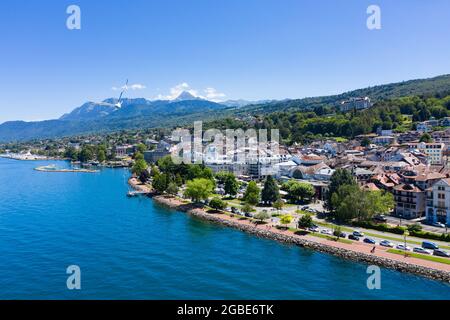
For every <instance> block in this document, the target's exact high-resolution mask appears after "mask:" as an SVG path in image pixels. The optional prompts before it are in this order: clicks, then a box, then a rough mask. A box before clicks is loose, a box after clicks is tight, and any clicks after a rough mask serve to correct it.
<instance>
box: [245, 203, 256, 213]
mask: <svg viewBox="0 0 450 320" xmlns="http://www.w3.org/2000/svg"><path fill="white" fill-rule="evenodd" d="M253 211H255V209H254V208H253V207H252V206H251V205H249V204H248V203H246V204H244V205H243V206H242V212H244V213H247V214H249V213H250V212H253Z"/></svg>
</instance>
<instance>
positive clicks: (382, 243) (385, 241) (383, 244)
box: [380, 240, 394, 248]
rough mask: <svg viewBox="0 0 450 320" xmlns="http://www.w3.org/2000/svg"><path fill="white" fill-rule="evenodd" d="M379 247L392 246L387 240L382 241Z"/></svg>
mask: <svg viewBox="0 0 450 320" xmlns="http://www.w3.org/2000/svg"><path fill="white" fill-rule="evenodd" d="M380 246H383V247H388V248H393V247H394V244H393V243H392V242H390V241H388V240H383V241H380Z"/></svg>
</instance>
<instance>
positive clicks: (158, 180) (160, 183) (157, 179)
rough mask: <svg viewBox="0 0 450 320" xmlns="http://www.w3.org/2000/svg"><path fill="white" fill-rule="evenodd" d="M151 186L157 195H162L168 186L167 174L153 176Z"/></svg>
mask: <svg viewBox="0 0 450 320" xmlns="http://www.w3.org/2000/svg"><path fill="white" fill-rule="evenodd" d="M152 186H153V188H154V189H155V190H156V191H158V192H159V193H164V192H165V191H166V190H167V188H168V186H169V178H168V176H167V174H165V173H161V174H158V175H156V176H154V177H153V183H152Z"/></svg>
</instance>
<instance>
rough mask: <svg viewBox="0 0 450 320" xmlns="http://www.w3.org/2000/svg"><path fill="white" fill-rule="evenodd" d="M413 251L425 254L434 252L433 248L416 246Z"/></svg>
mask: <svg viewBox="0 0 450 320" xmlns="http://www.w3.org/2000/svg"><path fill="white" fill-rule="evenodd" d="M413 251H414V252H417V253H423V254H432V253H433V250H429V249H424V248H422V247H414V249H413Z"/></svg>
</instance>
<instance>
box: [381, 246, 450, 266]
mask: <svg viewBox="0 0 450 320" xmlns="http://www.w3.org/2000/svg"><path fill="white" fill-rule="evenodd" d="M387 252H389V253H395V254H399V255H402V256H403V255H404V254H405V252H404V251H403V250H397V249H389V250H387ZM407 255H408V256H409V257H413V258H418V259H422V260H428V261H434V262H439V263H444V264H450V259H448V258H444V257H436V256H431V255H429V256H428V255H426V254H420V253H413V252H408V253H407Z"/></svg>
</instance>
